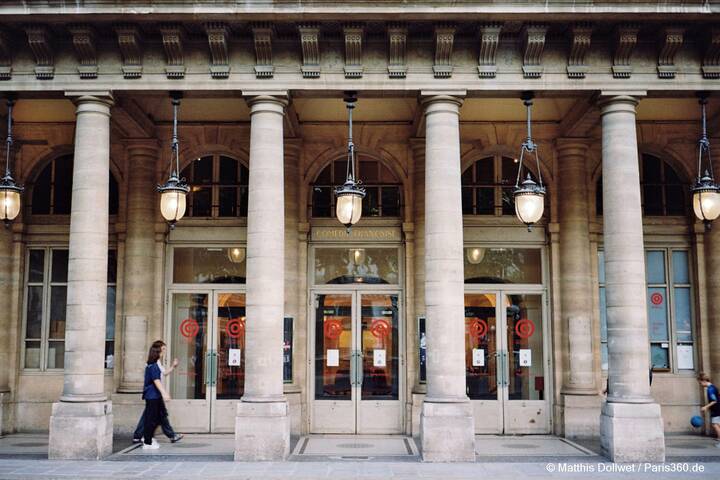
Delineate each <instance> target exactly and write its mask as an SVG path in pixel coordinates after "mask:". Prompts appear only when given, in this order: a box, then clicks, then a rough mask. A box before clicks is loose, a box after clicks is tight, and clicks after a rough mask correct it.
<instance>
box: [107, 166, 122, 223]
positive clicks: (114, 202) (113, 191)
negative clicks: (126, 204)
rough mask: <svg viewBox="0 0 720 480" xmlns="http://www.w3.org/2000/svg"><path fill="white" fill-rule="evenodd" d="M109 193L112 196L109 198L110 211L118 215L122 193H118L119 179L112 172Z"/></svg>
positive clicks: (111, 213)
mask: <svg viewBox="0 0 720 480" xmlns="http://www.w3.org/2000/svg"><path fill="white" fill-rule="evenodd" d="M109 190H110V192H109V195H110V198H109V199H108V213H109V214H110V215H117V213H118V207H119V205H120V198H119V197H120V194H119V193H118V183H117V180H115V177H114V176H113V174H112V173H110V187H109Z"/></svg>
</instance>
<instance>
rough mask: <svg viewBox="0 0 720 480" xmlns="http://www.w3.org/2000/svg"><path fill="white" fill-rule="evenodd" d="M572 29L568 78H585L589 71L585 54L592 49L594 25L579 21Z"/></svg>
mask: <svg viewBox="0 0 720 480" xmlns="http://www.w3.org/2000/svg"><path fill="white" fill-rule="evenodd" d="M570 31H571V34H572V43H571V44H570V55H569V56H568V64H567V75H568V78H585V74H586V73H587V72H588V66H587V65H586V64H585V56H586V55H587V52H588V50H590V41H591V39H592V31H593V27H592V25H590V24H589V23H578V24H575V25H573V26H572V27H571V29H570Z"/></svg>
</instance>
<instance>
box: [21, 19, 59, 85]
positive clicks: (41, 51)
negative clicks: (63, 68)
mask: <svg viewBox="0 0 720 480" xmlns="http://www.w3.org/2000/svg"><path fill="white" fill-rule="evenodd" d="M25 33H26V34H27V38H28V44H29V45H30V49H31V50H32V52H33V55H35V77H36V78H37V79H38V80H50V79H52V78H53V77H54V76H55V59H54V57H53V51H52V47H51V46H50V34H49V33H48V30H47V27H45V26H37V25H33V26H28V27H25Z"/></svg>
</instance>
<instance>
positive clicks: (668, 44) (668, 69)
mask: <svg viewBox="0 0 720 480" xmlns="http://www.w3.org/2000/svg"><path fill="white" fill-rule="evenodd" d="M684 38H685V29H684V28H681V27H666V28H665V29H663V30H662V36H661V41H662V47H661V48H660V55H659V56H658V65H657V71H658V77H660V78H675V74H676V73H677V71H678V68H677V67H676V66H675V55H676V54H677V52H678V50H680V48H681V47H682V44H683V40H684Z"/></svg>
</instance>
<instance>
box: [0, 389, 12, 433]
mask: <svg viewBox="0 0 720 480" xmlns="http://www.w3.org/2000/svg"><path fill="white" fill-rule="evenodd" d="M10 411H11V408H10V392H0V437H2V436H3V435H5V434H7V433H10V431H11V430H12V428H11V422H10Z"/></svg>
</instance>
